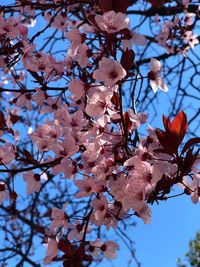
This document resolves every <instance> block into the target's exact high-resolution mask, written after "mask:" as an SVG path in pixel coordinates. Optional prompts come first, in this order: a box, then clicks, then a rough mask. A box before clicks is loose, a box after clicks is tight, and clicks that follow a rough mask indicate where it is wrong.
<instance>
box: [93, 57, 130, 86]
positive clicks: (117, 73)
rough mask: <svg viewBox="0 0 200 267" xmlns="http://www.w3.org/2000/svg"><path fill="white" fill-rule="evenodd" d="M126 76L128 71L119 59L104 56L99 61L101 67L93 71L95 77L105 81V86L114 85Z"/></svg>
mask: <svg viewBox="0 0 200 267" xmlns="http://www.w3.org/2000/svg"><path fill="white" fill-rule="evenodd" d="M125 76H126V71H125V69H124V68H123V67H122V65H121V64H120V63H119V62H118V61H114V60H111V59H110V58H106V57H103V58H102V60H101V61H100V62H99V69H97V70H95V71H94V73H93V78H94V79H95V80H97V81H103V82H104V84H105V86H113V85H114V84H115V83H117V82H118V81H120V80H122V79H123V78H124V77H125Z"/></svg>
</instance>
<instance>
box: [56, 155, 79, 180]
mask: <svg viewBox="0 0 200 267" xmlns="http://www.w3.org/2000/svg"><path fill="white" fill-rule="evenodd" d="M61 173H63V174H64V178H68V179H70V178H71V177H72V176H73V175H74V167H73V165H72V162H71V161H70V160H69V159H68V158H63V159H62V161H61V163H60V164H58V165H56V166H54V167H53V168H52V174H54V175H57V174H61Z"/></svg>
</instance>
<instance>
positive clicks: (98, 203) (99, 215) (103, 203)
mask: <svg viewBox="0 0 200 267" xmlns="http://www.w3.org/2000/svg"><path fill="white" fill-rule="evenodd" d="M92 206H93V207H94V209H95V212H94V216H95V219H96V220H97V221H101V220H103V219H104V217H105V215H106V209H107V207H108V201H107V199H106V197H105V196H104V195H101V196H100V198H99V199H98V198H94V199H93V200H92Z"/></svg>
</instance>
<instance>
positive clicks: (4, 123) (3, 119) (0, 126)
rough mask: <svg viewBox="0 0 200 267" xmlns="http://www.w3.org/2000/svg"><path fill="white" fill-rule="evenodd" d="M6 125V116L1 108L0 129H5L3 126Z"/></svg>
mask: <svg viewBox="0 0 200 267" xmlns="http://www.w3.org/2000/svg"><path fill="white" fill-rule="evenodd" d="M5 126H6V121H5V118H4V114H3V112H2V111H1V110H0V130H3V128H4V127H5Z"/></svg>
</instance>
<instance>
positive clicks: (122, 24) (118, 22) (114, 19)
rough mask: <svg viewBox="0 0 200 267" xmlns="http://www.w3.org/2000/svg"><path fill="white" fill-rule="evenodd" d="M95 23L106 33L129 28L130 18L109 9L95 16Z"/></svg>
mask: <svg viewBox="0 0 200 267" xmlns="http://www.w3.org/2000/svg"><path fill="white" fill-rule="evenodd" d="M95 20H96V23H97V24H98V27H99V28H100V29H101V30H102V31H106V32H108V33H114V32H118V31H120V30H122V29H125V28H129V24H130V19H128V18H127V17H126V15H125V14H123V13H121V12H118V13H116V12H115V11H113V10H111V11H108V12H106V13H104V14H103V15H96V16H95Z"/></svg>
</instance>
